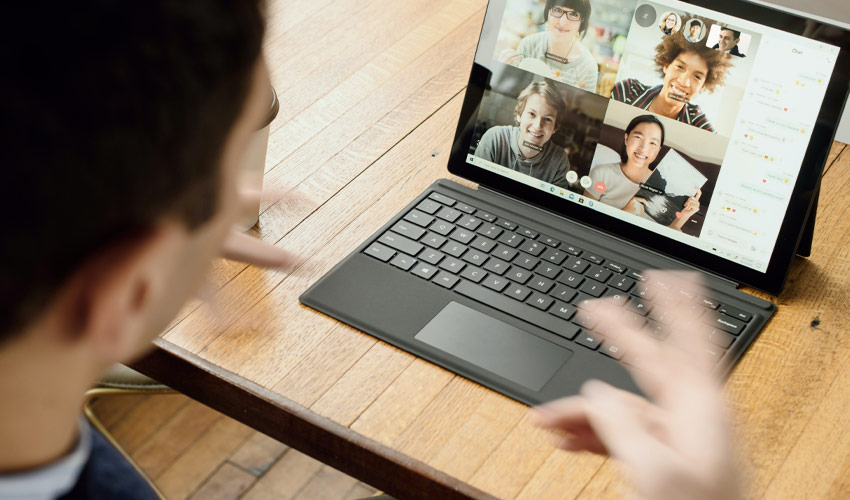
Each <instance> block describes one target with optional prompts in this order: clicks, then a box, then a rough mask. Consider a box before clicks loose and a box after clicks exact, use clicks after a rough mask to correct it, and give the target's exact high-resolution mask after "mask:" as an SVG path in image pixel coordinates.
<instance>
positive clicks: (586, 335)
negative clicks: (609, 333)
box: [576, 331, 602, 350]
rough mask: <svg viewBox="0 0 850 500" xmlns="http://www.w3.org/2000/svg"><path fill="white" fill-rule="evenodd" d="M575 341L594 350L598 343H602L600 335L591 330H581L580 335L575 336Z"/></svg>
mask: <svg viewBox="0 0 850 500" xmlns="http://www.w3.org/2000/svg"><path fill="white" fill-rule="evenodd" d="M576 342H578V343H579V344H581V345H583V346H585V347H587V348H588V349H590V350H594V349H596V348H597V347H599V344H601V343H602V337H600V336H599V335H596V334H594V333H591V332H584V331H583V332H581V335H579V336H578V337H576Z"/></svg>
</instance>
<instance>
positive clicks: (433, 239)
mask: <svg viewBox="0 0 850 500" xmlns="http://www.w3.org/2000/svg"><path fill="white" fill-rule="evenodd" d="M421 241H422V243H425V244H426V245H428V246H429V247H431V248H440V247H441V246H443V243H445V242H446V238H444V237H442V236H440V235H439V234H437V233H431V232H429V233H428V234H426V235H425V237H424V238H422V240H421Z"/></svg>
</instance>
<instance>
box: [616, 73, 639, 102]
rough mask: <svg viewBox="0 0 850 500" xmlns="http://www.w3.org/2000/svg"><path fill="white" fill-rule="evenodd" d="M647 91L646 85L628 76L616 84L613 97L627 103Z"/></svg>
mask: <svg viewBox="0 0 850 500" xmlns="http://www.w3.org/2000/svg"><path fill="white" fill-rule="evenodd" d="M645 91H646V85H644V84H642V83H641V82H640V81H638V80H637V79H635V78H626V79H625V80H620V81H619V82H617V83H616V84H614V90H613V91H612V93H611V97H612V98H613V99H614V100H617V101H622V102H625V103H629V102H631V100H632V99H634V98H635V97H637V96H639V95H641V94H642V93H644V92H645Z"/></svg>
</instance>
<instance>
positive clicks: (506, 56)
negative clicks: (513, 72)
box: [498, 49, 522, 66]
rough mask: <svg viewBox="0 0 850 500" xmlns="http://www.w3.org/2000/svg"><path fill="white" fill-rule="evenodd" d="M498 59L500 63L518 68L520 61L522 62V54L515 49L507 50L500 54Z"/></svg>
mask: <svg viewBox="0 0 850 500" xmlns="http://www.w3.org/2000/svg"><path fill="white" fill-rule="evenodd" d="M498 59H499V62H503V63H505V64H510V65H511V66H516V65H517V64H519V63H520V61H522V54H520V53H519V52H517V51H515V50H513V49H505V50H503V51H502V52H500V53H499V57H498Z"/></svg>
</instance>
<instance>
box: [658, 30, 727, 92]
mask: <svg viewBox="0 0 850 500" xmlns="http://www.w3.org/2000/svg"><path fill="white" fill-rule="evenodd" d="M692 20H699V19H698V18H691V19H688V21H686V23H685V26H689V25H690V23H691V21H692ZM703 22H705V21H703ZM682 52H695V53H696V54H697V55H698V56H700V57H702V58H703V59H704V60H705V63H706V65H707V66H708V75H706V77H705V85H704V88H705V90H707V91H708V92H709V93H712V92H714V89H715V88H717V86H718V85H723V83H724V82H725V81H726V71H727V70H728V69H729V68H731V67H732V56H730V55H729V54H727V53H725V52H722V51H720V50H716V49H712V48H709V47H707V46H706V45H705V44H704V43H699V42H697V43H694V42H689V41H688V40H687V39H686V38H685V35H683V34H682V32H681V31H678V32H675V33H673V34H671V35H668V36H666V37H664V39H663V40H662V41H661V43H659V44H658V46H657V47H655V66H657V67H658V71H659V73H661V75H662V76H664V67H665V66H668V65H670V63H672V62H673V61H675V60H676V58H677V57H679V54H681V53H682Z"/></svg>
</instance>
